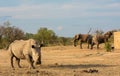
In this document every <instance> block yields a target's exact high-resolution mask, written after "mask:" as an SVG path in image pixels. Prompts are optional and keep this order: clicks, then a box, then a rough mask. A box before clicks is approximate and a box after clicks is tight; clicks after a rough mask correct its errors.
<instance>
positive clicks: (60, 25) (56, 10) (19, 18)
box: [0, 0, 120, 37]
mask: <svg viewBox="0 0 120 76" xmlns="http://www.w3.org/2000/svg"><path fill="white" fill-rule="evenodd" d="M5 21H10V23H11V26H16V27H18V28H20V29H22V30H23V31H24V32H28V33H37V31H38V29H40V28H41V27H46V28H48V29H50V30H53V31H54V32H55V33H56V35H58V36H64V37H73V36H74V35H75V34H79V33H84V34H86V33H88V31H89V30H90V28H91V32H90V33H93V32H94V31H95V30H102V31H104V32H106V31H109V30H113V29H120V0H0V24H3V23H4V22H5Z"/></svg>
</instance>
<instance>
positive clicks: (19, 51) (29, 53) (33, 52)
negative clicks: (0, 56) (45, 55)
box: [8, 39, 41, 69]
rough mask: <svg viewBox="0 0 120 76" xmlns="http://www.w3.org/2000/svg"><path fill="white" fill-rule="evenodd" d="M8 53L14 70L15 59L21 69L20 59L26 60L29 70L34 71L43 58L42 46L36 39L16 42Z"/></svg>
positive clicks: (11, 45)
mask: <svg viewBox="0 0 120 76" xmlns="http://www.w3.org/2000/svg"><path fill="white" fill-rule="evenodd" d="M8 52H9V54H10V61H11V67H12V68H14V65H13V58H14V57H15V58H16V61H17V65H18V67H19V68H21V66H20V59H26V60H27V61H28V63H29V68H33V69H34V68H35V67H34V65H36V63H37V62H38V60H39V59H40V57H41V46H40V45H39V44H38V43H37V42H36V41H35V40H34V39H29V40H15V41H14V42H13V43H11V44H10V46H9V49H8ZM39 62H41V60H40V61H39Z"/></svg>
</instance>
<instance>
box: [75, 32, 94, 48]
mask: <svg viewBox="0 0 120 76" xmlns="http://www.w3.org/2000/svg"><path fill="white" fill-rule="evenodd" d="M78 40H79V41H80V48H81V49H82V43H83V42H87V44H88V49H89V44H91V43H92V35H89V34H77V35H75V36H74V46H76V42H77V41H78Z"/></svg>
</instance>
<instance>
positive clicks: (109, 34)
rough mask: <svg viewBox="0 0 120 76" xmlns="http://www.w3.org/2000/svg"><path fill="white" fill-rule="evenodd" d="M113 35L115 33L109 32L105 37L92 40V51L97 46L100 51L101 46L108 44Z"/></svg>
mask: <svg viewBox="0 0 120 76" xmlns="http://www.w3.org/2000/svg"><path fill="white" fill-rule="evenodd" d="M112 35H113V31H108V32H106V33H105V34H104V35H95V36H93V38H92V47H91V48H92V49H93V46H94V45H95V44H96V45H97V49H99V44H101V43H105V42H108V39H109V38H110V37H111V36H112Z"/></svg>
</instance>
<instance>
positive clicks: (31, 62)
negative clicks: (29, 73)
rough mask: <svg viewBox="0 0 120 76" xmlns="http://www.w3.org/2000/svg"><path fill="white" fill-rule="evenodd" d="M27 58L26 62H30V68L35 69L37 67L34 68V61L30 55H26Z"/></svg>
mask: <svg viewBox="0 0 120 76" xmlns="http://www.w3.org/2000/svg"><path fill="white" fill-rule="evenodd" d="M25 58H26V60H27V61H28V63H29V68H30V69H31V68H32V69H35V67H34V66H33V61H32V59H31V57H30V56H29V55H25Z"/></svg>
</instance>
